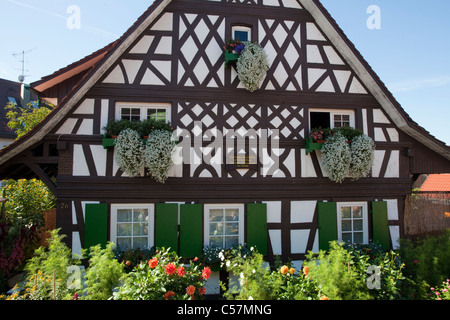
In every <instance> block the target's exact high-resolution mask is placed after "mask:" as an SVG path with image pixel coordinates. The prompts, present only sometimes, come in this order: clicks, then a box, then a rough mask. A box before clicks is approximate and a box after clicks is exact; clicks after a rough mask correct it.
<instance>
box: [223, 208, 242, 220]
mask: <svg viewBox="0 0 450 320" xmlns="http://www.w3.org/2000/svg"><path fill="white" fill-rule="evenodd" d="M225 220H226V221H238V220H239V211H238V209H225Z"/></svg>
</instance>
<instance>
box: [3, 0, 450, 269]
mask: <svg viewBox="0 0 450 320" xmlns="http://www.w3.org/2000/svg"><path fill="white" fill-rule="evenodd" d="M237 36H239V37H241V39H245V40H249V41H254V42H257V43H259V44H260V45H261V47H262V48H264V51H265V52H266V54H267V57H268V61H269V69H268V70H267V72H266V75H265V77H264V79H263V80H262V81H261V83H260V87H259V90H256V91H253V92H250V91H248V90H246V89H245V88H244V86H243V85H242V83H241V82H240V80H239V77H238V74H237V72H236V67H235V66H233V65H225V63H224V62H225V61H224V50H223V47H224V44H225V41H226V39H232V38H235V37H237ZM32 87H33V89H34V90H35V91H36V92H37V93H39V96H40V97H41V99H47V100H49V101H51V102H52V103H54V104H56V105H57V108H55V110H54V111H53V112H52V113H51V114H50V115H49V116H48V117H47V118H46V119H45V120H44V121H43V122H42V123H41V124H39V125H38V126H37V127H36V128H34V130H32V131H31V132H30V133H29V134H27V135H26V136H24V137H22V138H21V139H20V140H18V141H16V142H15V143H14V144H12V145H11V146H9V147H8V148H6V149H4V150H2V151H0V165H1V169H0V174H1V178H31V177H37V178H40V179H42V180H43V181H44V182H46V184H47V185H48V186H49V187H50V189H51V190H52V191H53V192H54V193H55V195H56V196H57V198H58V204H57V226H58V227H59V228H61V230H62V231H61V232H62V233H64V234H66V235H67V236H68V237H67V242H68V243H69V245H70V246H71V248H72V249H73V251H74V252H78V251H79V250H80V249H81V248H83V247H88V246H90V245H93V244H96V243H105V242H106V241H112V242H114V243H120V244H121V245H122V246H123V247H124V248H133V247H142V246H149V247H151V246H164V247H171V248H172V249H173V250H176V251H177V252H179V254H180V255H182V256H185V257H192V256H196V255H199V254H200V253H201V251H202V247H203V246H207V245H210V244H217V245H220V246H225V247H226V246H229V245H231V244H237V243H246V244H249V245H256V247H257V249H258V250H259V251H260V252H262V253H264V254H265V255H266V256H267V259H268V260H273V259H274V257H275V256H277V255H278V256H280V257H281V258H282V259H284V260H286V259H288V258H290V259H291V260H293V261H294V263H300V262H301V261H302V259H304V257H305V254H306V253H307V252H308V251H309V250H314V251H318V250H319V249H322V248H323V249H326V248H328V243H329V241H331V240H350V241H354V242H366V243H367V242H369V241H372V240H374V241H379V242H380V243H381V244H382V245H383V246H385V247H386V248H389V247H394V248H396V247H397V246H398V240H399V238H401V237H402V235H403V209H404V199H405V197H406V195H407V194H408V193H410V191H411V186H412V184H413V182H414V180H415V178H417V177H418V176H419V175H420V174H423V173H427V174H431V173H442V172H450V148H449V147H447V146H446V145H445V143H443V142H441V141H438V140H437V139H435V138H434V137H433V136H431V135H430V134H429V133H428V132H426V131H425V130H424V129H422V128H421V127H420V126H419V125H418V124H417V123H415V122H413V120H411V119H410V118H409V117H408V115H407V113H406V112H405V111H404V110H403V109H402V107H401V106H400V105H399V103H398V102H397V101H396V100H395V98H394V97H393V96H392V94H391V93H390V92H389V91H388V89H387V88H386V86H385V85H384V84H383V83H382V82H381V80H380V79H379V78H378V77H377V75H376V74H375V73H374V71H373V70H372V69H371V68H370V66H369V65H368V64H367V62H366V61H365V60H364V59H363V57H362V56H361V54H360V53H359V52H358V51H357V50H356V49H355V47H354V46H353V44H352V43H351V42H350V40H349V39H348V38H347V37H346V36H345V34H344V33H343V32H342V30H341V29H340V28H339V27H338V25H337V24H336V22H335V21H334V20H333V19H332V17H331V16H330V15H329V13H328V12H327V11H326V9H325V8H324V7H323V6H322V5H321V3H320V2H319V1H318V0H249V1H241V0H232V1H230V0H157V1H155V3H154V4H153V5H151V7H150V8H149V9H148V10H147V11H146V12H145V13H144V14H143V15H142V16H141V17H140V18H139V19H138V20H137V21H136V23H135V24H134V25H133V26H132V27H131V28H130V29H129V30H128V31H127V32H126V33H125V34H124V35H123V36H122V37H121V38H120V39H118V40H117V41H115V42H114V43H112V44H110V45H108V46H107V47H105V48H103V49H101V50H99V51H97V52H95V53H93V54H92V55H90V56H88V57H85V58H84V59H82V60H80V61H78V62H75V63H74V64H72V65H70V66H68V67H66V68H63V69H61V70H59V71H57V72H55V73H54V74H52V75H50V76H46V77H44V78H42V79H41V80H40V81H38V82H36V83H33V84H32ZM154 114H159V115H160V116H161V117H162V118H163V119H165V120H166V121H169V122H170V123H171V124H172V126H173V127H174V128H176V129H177V131H178V132H180V131H181V132H184V134H186V133H188V135H190V137H191V138H192V139H191V140H190V141H191V142H190V143H191V145H186V144H183V148H184V150H183V152H184V154H185V155H186V154H188V155H189V156H188V157H187V158H188V160H189V161H186V159H185V158H183V160H184V161H179V162H176V163H175V164H174V166H173V167H172V169H171V171H170V174H169V178H168V179H167V181H166V182H165V183H158V182H156V181H155V180H154V179H152V178H151V177H149V176H148V174H146V173H145V172H143V173H142V174H141V175H140V176H137V177H128V176H127V175H126V174H125V173H124V172H123V171H122V170H121V168H120V167H119V166H118V165H117V163H116V160H115V156H114V154H115V148H114V147H104V146H103V138H104V130H103V128H104V127H105V126H106V124H107V123H108V121H109V120H113V119H122V118H130V119H131V118H133V117H134V118H136V119H146V118H147V117H150V116H151V115H154ZM344 122H345V125H348V126H352V127H355V128H358V129H360V130H361V131H362V132H363V133H364V134H365V135H367V136H369V137H371V138H372V139H373V140H374V141H375V144H376V149H375V151H374V161H373V165H372V169H371V170H370V173H369V175H368V176H367V177H364V178H361V179H358V180H355V181H353V180H352V179H346V180H345V181H344V182H343V183H335V182H333V181H330V179H328V177H327V172H326V170H324V168H323V166H322V162H321V151H319V150H313V151H309V150H307V148H306V144H307V141H306V140H307V137H308V132H309V130H310V129H312V127H314V126H319V125H321V126H325V125H327V126H329V127H339V126H342V125H343V123H344ZM228 132H233V133H239V132H252V134H251V135H248V136H246V137H245V143H244V144H243V147H242V148H237V147H236V144H234V142H233V144H231V145H228V144H226V143H225V142H224V143H220V141H219V139H214V137H215V138H218V137H219V134H218V133H220V135H221V136H226V135H227V133H228ZM263 135H265V137H266V138H267V139H266V140H265V144H264V145H263V146H261V145H260V143H261V141H263V140H262V139H261V138H262V136H263ZM211 136H212V137H213V138H211ZM235 138H236V136H235V137H234V138H233V136H232V137H231V138H230V139H231V140H230V141H234V140H233V139H235ZM255 141H256V142H257V143H256V144H254V142H255ZM186 149H187V150H186ZM250 155H253V156H254V158H255V159H256V160H255V162H254V163H252V164H249V158H251V156H250ZM230 159H233V160H230ZM237 159H246V161H247V162H245V161H244V162H243V163H240V162H239V161H237ZM227 160H228V161H227ZM231 225H233V226H235V225H237V227H238V228H237V229H236V228H234V227H233V228H232V227H231ZM227 226H228V227H229V228H227ZM133 230H134V231H133Z"/></svg>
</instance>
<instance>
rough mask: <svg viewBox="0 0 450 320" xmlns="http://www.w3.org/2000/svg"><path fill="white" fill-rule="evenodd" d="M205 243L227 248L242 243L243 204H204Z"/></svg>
mask: <svg viewBox="0 0 450 320" xmlns="http://www.w3.org/2000/svg"><path fill="white" fill-rule="evenodd" d="M204 219H205V244H206V245H214V246H218V247H220V248H224V249H228V248H230V247H231V246H235V245H238V244H240V243H243V240H244V228H243V225H244V205H240V204H235V205H228V204H223V205H205V215H204Z"/></svg>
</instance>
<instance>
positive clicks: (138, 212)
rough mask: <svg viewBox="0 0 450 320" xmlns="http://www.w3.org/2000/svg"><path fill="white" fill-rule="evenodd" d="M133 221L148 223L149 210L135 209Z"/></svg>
mask: <svg viewBox="0 0 450 320" xmlns="http://www.w3.org/2000/svg"><path fill="white" fill-rule="evenodd" d="M133 221H134V222H148V210H147V209H134V215H133Z"/></svg>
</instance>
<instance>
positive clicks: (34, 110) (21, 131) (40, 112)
mask: <svg viewBox="0 0 450 320" xmlns="http://www.w3.org/2000/svg"><path fill="white" fill-rule="evenodd" d="M53 108H54V106H53V105H51V104H49V103H47V102H41V103H39V102H38V101H34V102H30V103H28V104H27V106H26V107H24V108H22V107H19V106H17V104H15V103H11V102H8V103H7V104H6V107H5V109H6V110H8V112H7V113H6V118H7V119H8V120H9V122H8V127H9V128H10V129H11V130H13V131H14V132H15V133H16V134H17V138H16V139H19V138H20V137H22V136H23V135H25V134H26V133H27V132H28V131H30V130H31V129H33V128H34V127H35V126H36V125H37V124H38V123H39V122H41V121H42V120H43V119H44V118H45V117H46V116H47V115H48V114H49V113H50V112H51V111H52V109H53Z"/></svg>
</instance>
